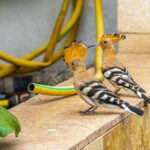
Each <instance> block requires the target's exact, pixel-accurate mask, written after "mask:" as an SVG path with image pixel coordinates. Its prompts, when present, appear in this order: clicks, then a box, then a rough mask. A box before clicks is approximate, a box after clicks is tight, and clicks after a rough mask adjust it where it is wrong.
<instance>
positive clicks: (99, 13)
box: [94, 0, 104, 80]
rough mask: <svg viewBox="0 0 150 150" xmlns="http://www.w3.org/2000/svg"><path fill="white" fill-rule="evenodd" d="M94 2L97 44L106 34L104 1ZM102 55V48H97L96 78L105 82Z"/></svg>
mask: <svg viewBox="0 0 150 150" xmlns="http://www.w3.org/2000/svg"><path fill="white" fill-rule="evenodd" d="M94 2H95V3H94V4H95V14H96V43H99V42H100V39H101V37H102V35H103V34H104V23H103V10H102V0H94ZM102 55H103V51H102V48H101V47H100V46H97V47H96V52H95V72H96V74H95V77H96V78H98V79H99V80H103V74H102V72H101V66H102Z"/></svg>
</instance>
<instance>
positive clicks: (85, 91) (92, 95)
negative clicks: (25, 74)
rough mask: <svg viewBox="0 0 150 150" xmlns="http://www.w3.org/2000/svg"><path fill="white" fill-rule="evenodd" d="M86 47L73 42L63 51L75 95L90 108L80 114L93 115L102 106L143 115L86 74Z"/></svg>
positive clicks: (80, 43) (141, 111) (139, 110)
mask: <svg viewBox="0 0 150 150" xmlns="http://www.w3.org/2000/svg"><path fill="white" fill-rule="evenodd" d="M86 54H87V47H86V46H85V45H84V44H83V43H82V42H73V43H72V44H71V46H70V47H67V48H65V49H64V62H65V63H66V64H67V66H68V68H69V70H70V71H72V72H73V74H74V76H73V84H74V87H75V89H76V91H77V94H78V95H79V96H80V97H81V98H82V99H83V100H84V101H85V102H86V103H88V104H89V105H90V106H91V107H90V108H88V109H87V110H85V111H81V112H80V113H81V114H87V115H90V114H94V113H95V110H96V109H97V107H99V106H101V105H104V106H108V107H113V108H121V109H125V110H127V111H129V112H131V113H133V114H137V115H143V110H141V109H139V108H137V107H135V106H132V105H130V104H129V103H127V102H125V101H123V100H121V99H120V98H119V97H118V96H116V95H115V94H114V93H113V92H111V91H110V90H108V89H107V88H106V86H105V85H104V84H102V83H101V82H100V81H99V80H98V79H96V78H94V77H93V76H92V75H91V74H89V73H88V71H87V69H86V66H85V63H84V59H85V57H86Z"/></svg>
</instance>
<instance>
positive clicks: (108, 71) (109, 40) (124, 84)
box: [100, 34, 150, 103]
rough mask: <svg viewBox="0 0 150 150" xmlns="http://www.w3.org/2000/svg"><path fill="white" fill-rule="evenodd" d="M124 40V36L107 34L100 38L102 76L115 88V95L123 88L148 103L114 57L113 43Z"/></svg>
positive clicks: (140, 90)
mask: <svg viewBox="0 0 150 150" xmlns="http://www.w3.org/2000/svg"><path fill="white" fill-rule="evenodd" d="M125 38H126V36H125V35H120V34H107V35H103V36H102V38H101V41H100V46H101V47H102V49H103V59H102V72H103V75H104V77H105V78H106V79H108V81H109V82H110V83H111V84H112V85H114V87H115V88H116V90H115V92H114V93H115V94H117V93H118V91H119V90H120V89H122V88H123V89H126V90H130V91H132V92H134V93H135V94H136V95H137V96H138V97H140V98H142V99H143V100H144V101H145V102H148V103H150V98H148V97H147V96H146V95H145V94H144V93H145V90H144V89H142V88H141V87H140V86H139V85H138V84H137V83H136V82H135V81H134V80H133V78H132V77H131V75H130V74H129V73H128V70H127V68H126V67H125V66H124V65H123V64H122V63H120V62H119V61H118V59H117V58H116V57H115V48H114V43H116V42H118V41H120V40H123V39H125Z"/></svg>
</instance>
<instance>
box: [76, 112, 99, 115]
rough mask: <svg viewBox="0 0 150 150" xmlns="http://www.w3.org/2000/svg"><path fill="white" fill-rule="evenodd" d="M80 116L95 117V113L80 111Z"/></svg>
mask: <svg viewBox="0 0 150 150" xmlns="http://www.w3.org/2000/svg"><path fill="white" fill-rule="evenodd" d="M79 113H80V115H94V114H96V112H95V111H79Z"/></svg>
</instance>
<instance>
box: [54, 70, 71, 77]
mask: <svg viewBox="0 0 150 150" xmlns="http://www.w3.org/2000/svg"><path fill="white" fill-rule="evenodd" d="M68 71H69V70H68V69H65V70H63V71H61V72H59V73H57V74H56V75H55V77H58V76H60V75H61V74H62V73H66V72H68Z"/></svg>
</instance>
